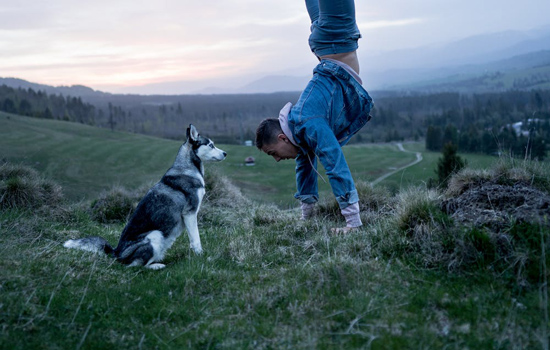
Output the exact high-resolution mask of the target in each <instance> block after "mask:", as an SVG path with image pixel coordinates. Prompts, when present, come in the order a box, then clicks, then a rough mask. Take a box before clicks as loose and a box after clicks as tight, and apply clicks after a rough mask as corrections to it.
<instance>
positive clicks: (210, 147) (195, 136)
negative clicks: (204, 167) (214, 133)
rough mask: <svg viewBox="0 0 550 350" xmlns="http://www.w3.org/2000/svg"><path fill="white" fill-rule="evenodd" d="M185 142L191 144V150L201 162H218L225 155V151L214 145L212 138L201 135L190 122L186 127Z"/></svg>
mask: <svg viewBox="0 0 550 350" xmlns="http://www.w3.org/2000/svg"><path fill="white" fill-rule="evenodd" d="M187 142H189V143H190V144H191V145H192V146H193V151H194V152H195V154H196V155H197V156H198V157H199V158H200V160H202V161H203V162H219V161H222V160H224V159H225V156H227V153H225V152H224V151H222V150H221V149H219V148H217V147H216V146H214V142H212V140H210V139H209V138H207V137H203V136H201V135H200V134H199V132H198V131H197V129H196V128H195V127H194V126H193V125H192V124H190V125H189V127H188V128H187Z"/></svg>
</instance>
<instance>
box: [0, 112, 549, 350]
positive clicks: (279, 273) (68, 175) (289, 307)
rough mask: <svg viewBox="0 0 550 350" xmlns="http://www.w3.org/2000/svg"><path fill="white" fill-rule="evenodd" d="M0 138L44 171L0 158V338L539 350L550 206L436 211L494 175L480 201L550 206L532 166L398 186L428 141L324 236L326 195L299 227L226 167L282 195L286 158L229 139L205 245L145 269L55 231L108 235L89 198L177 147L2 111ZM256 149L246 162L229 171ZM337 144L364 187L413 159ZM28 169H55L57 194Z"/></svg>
mask: <svg viewBox="0 0 550 350" xmlns="http://www.w3.org/2000/svg"><path fill="white" fill-rule="evenodd" d="M8 117H9V119H8ZM0 133H1V135H0V136H1V137H0V150H1V152H2V154H1V155H0V158H8V159H9V160H13V161H15V162H24V163H26V164H30V165H33V166H35V167H36V168H38V169H39V171H40V174H35V173H34V172H33V171H31V170H29V169H26V168H24V167H19V166H17V165H14V166H12V165H10V164H7V165H1V166H0V252H1V255H0V256H1V257H0V349H10V350H11V349H113V348H116V349H442V348H452V349H466V348H469V349H527V348H543V349H545V348H548V334H549V333H548V332H549V326H550V324H549V323H548V303H547V300H548V299H547V298H548V292H547V278H548V272H547V270H546V266H547V264H549V263H550V261H549V259H548V257H549V256H550V247H549V244H548V242H549V241H550V230H549V228H548V225H547V221H546V222H545V221H544V220H547V218H546V219H544V217H542V216H541V217H537V218H536V219H540V221H536V220H535V221H534V222H533V221H528V220H527V221H523V222H515V221H514V220H513V219H512V218H513V217H512V216H508V214H499V215H496V216H497V219H498V217H503V218H505V220H501V221H494V222H493V224H492V225H491V226H487V227H484V226H481V227H472V226H469V225H468V224H464V223H463V222H462V221H461V220H462V219H463V217H460V216H458V217H456V216H454V214H452V213H451V212H447V211H443V209H442V208H445V207H446V206H445V205H444V203H445V198H447V197H448V198H450V199H459V198H460V197H461V196H459V195H458V194H459V193H461V192H465V191H466V190H467V189H470V188H473V189H474V190H475V187H476V186H477V184H480V183H487V182H489V183H490V185H491V186H493V187H490V188H491V189H493V192H492V193H491V199H492V201H491V203H490V204H491V208H492V207H497V206H499V205H503V206H504V207H510V205H508V203H509V202H511V200H502V201H500V202H498V201H496V200H494V199H495V196H496V195H497V194H498V193H499V192H502V191H499V189H505V188H507V189H509V190H510V189H512V190H514V189H515V188H516V187H517V186H518V185H520V184H523V185H524V186H527V185H529V184H530V185H534V186H537V187H536V188H530V189H529V190H530V191H531V193H533V194H534V196H533V198H535V199H537V200H539V202H537V201H535V202H536V203H537V205H539V207H537V208H530V207H527V203H525V204H524V205H522V206H521V207H524V208H525V212H526V213H533V212H537V211H542V212H545V210H546V211H548V208H547V207H546V209H545V208H544V203H550V194H548V192H549V191H550V181H549V180H548V179H549V178H550V170H549V169H547V168H545V167H544V166H545V165H544V164H543V165H540V164H535V165H531V164H526V163H520V164H514V163H512V164H508V165H506V164H505V165H502V164H501V165H499V166H498V167H496V168H494V170H491V171H489V170H484V171H478V172H475V171H474V170H471V171H470V172H466V173H464V174H462V175H461V176H460V177H458V176H457V178H456V179H455V180H453V181H451V182H452V183H453V184H454V185H453V186H454V187H453V191H454V192H453V193H454V194H452V195H449V194H448V192H446V193H442V192H435V191H428V190H426V189H425V188H417V187H410V186H409V185H411V184H417V183H420V182H421V181H424V180H425V178H426V176H427V175H428V174H429V176H431V175H432V174H433V169H432V168H430V167H429V166H428V164H430V163H431V162H434V159H435V158H436V156H437V155H436V154H430V153H424V154H423V156H424V158H425V162H424V161H423V162H421V163H419V164H418V165H417V166H415V167H411V168H407V169H406V170H404V171H402V172H398V173H396V174H395V175H394V176H392V177H390V178H388V179H387V180H388V181H390V183H392V184H393V185H392V186H393V187H394V189H395V191H397V193H396V194H395V195H393V194H392V193H390V191H387V190H386V189H385V187H384V186H381V185H382V184H380V185H379V186H377V187H375V188H371V187H370V186H368V185H366V184H365V183H361V184H359V186H358V190H359V195H360V198H361V201H362V204H363V208H362V220H363V222H364V226H363V227H362V228H361V229H359V230H357V231H355V232H352V233H349V234H347V235H345V236H335V235H333V234H332V233H331V230H330V229H331V228H333V227H337V226H341V225H342V218H341V217H340V216H338V215H335V214H334V206H333V205H332V204H331V203H330V202H326V203H321V204H320V205H319V208H318V209H317V211H316V212H315V214H314V217H313V219H312V220H310V221H307V222H303V221H300V220H299V215H298V213H297V211H295V210H281V209H280V208H278V207H276V206H273V205H269V204H261V203H258V202H255V201H251V200H250V199H249V198H248V197H247V196H246V195H242V194H241V192H240V191H239V190H238V189H237V188H235V187H234V186H232V185H231V183H230V182H228V181H227V180H226V177H225V176H228V177H233V178H235V179H238V180H240V181H241V186H243V188H245V189H246V187H247V186H250V187H252V186H256V189H260V190H261V192H260V193H262V195H263V196H264V197H269V198H268V199H272V198H277V194H276V193H277V192H276V191H275V190H274V188H275V187H283V185H285V186H288V191H290V192H292V191H293V190H291V189H290V188H291V187H292V184H285V182H289V183H290V182H291V181H290V180H288V178H289V177H290V179H292V163H291V162H289V163H287V164H284V163H282V164H275V162H274V161H273V160H272V159H269V158H267V157H265V158H263V156H261V155H259V154H258V153H257V152H256V151H255V150H252V149H250V148H244V147H235V148H228V151H229V152H230V154H234V156H235V159H232V157H229V158H228V160H227V161H225V162H223V163H221V164H219V165H220V167H219V168H217V169H216V170H217V171H213V170H214V169H212V168H214V166H213V167H210V168H211V169H210V170H211V171H209V172H208V174H210V175H209V177H208V179H207V180H208V187H209V192H208V194H207V198H206V200H205V203H204V204H203V206H202V210H201V213H200V218H199V222H200V226H199V229H200V233H201V239H202V243H203V248H204V250H205V253H204V254H203V255H201V256H196V255H194V254H193V253H192V252H191V251H190V249H189V248H188V247H189V241H188V239H187V237H186V235H185V234H183V235H182V236H181V237H179V238H178V240H177V241H176V243H175V244H174V246H173V247H172V248H171V249H170V250H169V251H168V254H167V256H166V258H165V261H164V262H165V263H166V264H167V268H166V269H164V270H160V271H150V270H146V269H140V268H126V267H124V266H122V265H120V264H118V263H117V262H115V261H113V260H112V259H110V258H108V257H105V256H99V255H94V254H91V253H87V252H80V251H72V250H67V249H65V248H63V247H62V243H63V242H64V241H65V240H67V239H72V238H77V237H83V236H90V235H101V236H103V237H105V238H106V239H108V240H109V241H110V242H111V243H113V244H116V242H117V239H118V236H119V234H120V231H121V230H122V228H123V226H124V220H119V221H115V222H111V223H107V224H106V223H103V222H99V221H96V220H95V219H94V215H93V211H91V209H90V200H94V199H97V198H98V196H99V192H98V191H100V190H102V189H105V188H109V187H110V186H111V185H112V183H118V184H121V185H124V186H127V187H128V188H132V187H140V186H142V184H143V183H146V182H148V181H153V180H156V179H157V178H158V177H159V176H161V175H162V173H163V172H164V171H165V169H166V167H167V166H169V165H170V163H171V161H172V158H173V156H174V154H175V152H176V151H177V147H178V146H179V144H178V143H177V142H172V141H165V140H159V139H152V138H147V137H143V136H136V135H128V134H118V133H110V132H105V131H104V130H97V129H93V128H86V127H82V126H76V125H73V124H67V123H55V122H48V121H43V120H34V119H27V118H20V117H15V116H7V115H0ZM224 147H225V146H224ZM407 147H409V148H410V150H412V151H415V152H416V151H421V150H422V147H421V146H420V145H418V144H413V145H407ZM251 152H253V153H252V154H253V155H256V158H257V166H256V167H244V166H242V165H240V164H239V163H240V162H242V160H243V159H244V158H243V157H245V156H248V155H250V154H251ZM346 152H349V153H348V154H347V155H348V158H349V159H350V163H352V167H353V168H354V169H356V171H357V176H360V177H364V178H365V179H366V180H367V181H371V180H372V179H374V178H376V177H377V176H379V175H380V174H382V173H384V172H385V170H377V169H380V168H382V169H383V168H387V169H390V168H393V167H399V166H400V165H403V164H407V163H409V162H410V161H412V160H414V159H415V154H414V153H405V152H401V151H399V150H398V149H397V147H395V146H390V145H387V146H380V145H377V146H366V147H359V146H357V147H348V148H347V151H346ZM392 157H393V158H392ZM483 161H486V159H481V158H480V159H479V160H476V162H478V164H479V165H480V166H481V165H482V163H483ZM363 163H370V164H363ZM470 163H474V161H473V160H472V161H470ZM518 165H519V166H518ZM262 172H265V173H262ZM215 173H218V175H215ZM271 173H273V174H271ZM41 175H42V176H46V177H47V178H50V179H51V178H55V179H56V181H60V182H61V183H62V186H63V188H64V189H65V192H67V193H69V194H70V198H69V199H70V200H69V201H68V202H62V201H60V200H59V198H58V197H57V195H56V194H57V191H55V190H54V189H55V188H57V187H56V186H55V185H54V184H50V183H49V181H51V180H48V179H43V178H41ZM279 175H280V176H279ZM267 181H271V183H268V182H267ZM262 184H264V186H266V187H265V188H262V187H260V186H261V185H262ZM503 184H504V185H505V186H504V185H503ZM274 186H275V187H274ZM495 186H500V187H497V189H495ZM67 189H69V190H68V191H67ZM248 190H249V191H251V190H250V189H248ZM285 191H286V190H285ZM473 192H474V194H475V193H476V191H473ZM255 193H257V195H258V192H255ZM286 196H287V195H286V194H285V193H283V195H281V198H283V197H286ZM10 198H11V199H12V200H8V199H10ZM17 198H19V199H24V200H20V201H17V200H14V199H17ZM83 198H88V199H89V200H86V201H84V200H82V199H83ZM511 199H513V200H515V201H517V200H518V198H516V197H511ZM75 201H76V202H75ZM264 201H268V200H267V199H266V198H264ZM463 202H465V203H467V204H468V202H469V200H467V199H464V200H463ZM541 203H542V204H541ZM474 204H475V203H474ZM451 207H460V205H459V204H458V202H456V203H454V204H453V205H452V206H451ZM512 207H514V206H512ZM473 208H474V209H475V205H474V206H473ZM463 209H465V208H463ZM487 213H489V214H490V213H493V214H494V213H495V212H494V211H491V210H490V208H489V209H486V214H487ZM476 219H477V217H476ZM497 224H498V225H497ZM499 225H500V226H499Z"/></svg>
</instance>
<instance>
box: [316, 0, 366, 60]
mask: <svg viewBox="0 0 550 350" xmlns="http://www.w3.org/2000/svg"><path fill="white" fill-rule="evenodd" d="M306 7H307V12H308V13H309V18H310V19H311V35H310V36H309V47H310V48H311V51H313V53H315V55H317V57H321V56H325V55H331V54H337V53H345V52H352V51H355V50H357V47H358V45H357V40H358V39H359V38H360V37H361V33H360V32H359V28H358V27H357V23H356V22H355V3H354V0H306Z"/></svg>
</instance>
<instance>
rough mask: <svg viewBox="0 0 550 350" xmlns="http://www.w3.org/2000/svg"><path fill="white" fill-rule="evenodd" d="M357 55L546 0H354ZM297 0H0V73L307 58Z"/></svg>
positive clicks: (59, 79)
mask: <svg viewBox="0 0 550 350" xmlns="http://www.w3.org/2000/svg"><path fill="white" fill-rule="evenodd" d="M356 12H357V21H358V24H359V28H360V30H361V32H362V35H363V38H362V39H361V40H360V41H359V45H360V49H359V54H360V55H368V54H371V53H376V52H381V51H389V50H396V49H403V48H412V47H419V46H423V45H427V44H434V43H441V42H448V41H451V40H456V39H461V38H464V37H467V36H471V35H477V34H482V33H492V32H498V31H505V30H529V29H533V28H536V27H539V26H545V25H550V16H549V15H548V14H549V13H550V1H549V0H524V1H511V0H384V1H372V0H356ZM308 35H309V17H308V15H307V11H306V8H305V4H304V1H303V0H203V1H190V0H94V1H82V0H47V1H46V0H44V1H37V0H9V1H8V0H0V77H15V78H21V79H25V80H28V81H31V82H36V83H42V84H48V85H55V86H57V85H75V84H80V85H86V86H90V87H92V88H94V89H100V90H103V91H109V89H115V88H116V87H120V86H136V85H144V84H148V83H158V82H170V81H184V80H185V81H199V80H212V79H218V78H219V79H227V78H231V77H240V76H252V75H262V74H263V75H269V74H276V73H278V72H284V71H287V70H288V71H290V70H293V69H296V68H298V67H307V66H313V64H314V63H315V62H316V59H315V58H314V57H313V55H312V54H311V52H310V50H309V47H308V45H307V37H308Z"/></svg>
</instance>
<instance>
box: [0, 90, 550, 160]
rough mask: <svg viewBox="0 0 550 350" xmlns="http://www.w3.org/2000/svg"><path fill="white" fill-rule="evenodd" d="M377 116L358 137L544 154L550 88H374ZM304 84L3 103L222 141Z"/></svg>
mask: <svg viewBox="0 0 550 350" xmlns="http://www.w3.org/2000/svg"><path fill="white" fill-rule="evenodd" d="M371 95H372V96H373V98H374V103H375V108H374V110H373V112H372V114H373V119H372V120H371V122H369V124H367V126H366V127H364V128H363V129H362V130H361V131H360V132H359V133H358V134H357V135H356V136H355V137H354V138H353V139H352V142H354V143H365V142H369V143H376V142H392V141H406V140H415V141H418V140H421V139H424V140H425V141H426V147H427V149H429V150H434V151H440V150H441V149H442V148H443V145H444V144H445V143H447V142H452V143H453V144H455V145H457V146H458V150H459V152H482V153H487V154H498V153H501V152H508V153H510V154H512V155H514V156H518V157H525V156H527V157H531V158H534V159H539V160H542V159H544V158H545V156H546V153H547V151H548V144H547V143H546V142H545V140H549V139H550V90H531V91H519V90H518V91H507V92H499V93H476V94H463V93H457V92H441V93H419V92H411V91H409V92H403V91H399V92H398V91H374V92H372V93H371ZM298 97H299V92H280V93H271V94H240V95H174V96H172V95H166V96H144V95H114V94H107V93H96V94H88V95H83V96H63V95H61V94H47V93H46V92H43V91H40V90H39V91H35V90H33V89H31V88H27V89H23V88H12V87H8V86H6V85H2V86H0V110H2V111H5V112H8V113H16V114H20V115H26V116H32V117H37V118H49V119H58V120H65V121H71V122H77V123H83V124H87V125H92V126H97V127H102V128H109V129H112V130H120V131H127V132H132V133H140V134H147V135H153V136H158V137H163V138H169V139H182V138H184V136H185V130H186V128H187V126H188V125H189V124H190V123H192V124H194V125H196V126H197V127H198V128H199V130H201V133H203V134H205V135H208V136H210V137H213V138H215V139H216V141H217V142H218V143H229V144H239V143H243V142H244V141H245V140H251V139H253V138H254V131H255V128H256V125H258V123H259V122H260V121H261V120H262V119H264V118H268V117H277V116H278V113H279V110H280V108H282V106H284V104H286V103H287V102H295V101H296V100H297V99H298Z"/></svg>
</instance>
